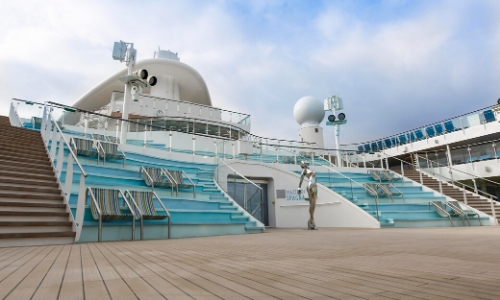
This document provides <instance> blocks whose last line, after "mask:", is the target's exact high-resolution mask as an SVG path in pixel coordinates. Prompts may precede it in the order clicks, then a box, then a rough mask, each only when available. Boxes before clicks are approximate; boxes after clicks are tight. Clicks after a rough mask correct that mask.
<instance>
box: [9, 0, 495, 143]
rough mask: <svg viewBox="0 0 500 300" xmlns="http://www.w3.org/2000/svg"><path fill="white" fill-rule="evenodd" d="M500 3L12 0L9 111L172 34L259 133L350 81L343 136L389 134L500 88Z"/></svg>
mask: <svg viewBox="0 0 500 300" xmlns="http://www.w3.org/2000/svg"><path fill="white" fill-rule="evenodd" d="M497 3H498V2H497V1H476V2H474V3H472V2H461V1H431V2H413V1H382V2H380V3H378V4H373V3H371V2H370V3H368V2H366V3H365V2H347V3H346V2H310V1H303V2H302V1H293V2H288V1H271V2H270V1H252V2H248V1H214V2H205V1H166V2H165V1H148V2H141V3H140V4H139V3H136V2H128V1H126V2H123V1H106V2H102V1H85V2H76V1H60V0H56V1H50V2H46V1H16V2H15V3H14V2H7V3H5V5H4V7H3V9H2V11H1V12H0V14H1V15H0V26H1V28H2V29H3V30H2V32H0V47H1V49H2V55H1V56H0V82H1V90H0V104H1V105H0V114H3V115H5V114H7V107H8V105H7V103H8V102H9V101H10V98H12V97H19V98H21V97H26V98H30V100H35V101H37V100H38V101H45V100H52V101H58V102H63V103H65V104H71V103H73V102H74V101H75V100H76V99H77V98H78V97H79V96H81V95H82V94H83V93H84V92H85V91H87V90H88V89H90V88H92V87H93V86H95V85H96V84H98V83H99V82H100V81H102V80H104V79H105V78H106V77H107V76H109V75H110V74H113V73H115V72H116V71H118V70H120V69H122V68H124V67H125V65H124V64H120V63H119V62H117V61H113V60H112V59H111V48H112V43H113V42H114V41H115V40H120V39H122V40H124V41H127V42H134V43H135V47H136V48H137V49H138V56H139V59H143V58H149V57H152V54H153V51H155V50H156V49H157V47H158V46H161V47H162V49H170V50H172V51H174V52H179V56H180V58H181V61H182V62H185V63H187V64H188V65H190V66H192V67H193V68H195V69H196V70H197V71H198V72H199V73H200V74H201V75H202V76H203V77H204V79H205V81H206V82H207V85H208V88H209V91H210V93H211V97H212V102H213V103H214V105H215V106H218V107H222V108H225V109H229V110H234V111H239V112H244V113H249V114H251V115H252V129H253V131H254V133H256V134H258V135H262V136H267V137H276V138H283V139H298V135H297V131H298V129H299V125H298V124H297V123H296V122H295V120H294V119H293V115H292V110H293V106H294V104H295V102H296V101H297V100H298V99H300V98H301V97H303V96H306V95H313V96H315V97H317V98H319V99H323V98H325V97H327V96H330V95H332V94H337V95H339V96H341V97H343V98H344V101H345V103H344V104H345V113H346V115H347V116H348V117H347V119H348V123H347V125H345V126H344V127H343V128H342V133H341V142H356V141H363V140H369V139H374V138H381V137H383V136H386V135H389V134H393V133H397V132H399V131H403V130H407V129H411V128H414V127H417V126H421V125H424V124H426V123H430V122H434V121H438V120H440V119H444V118H448V117H452V116H454V115H457V114H461V113H465V112H468V111H471V110H475V109H478V108H481V107H485V106H487V105H490V104H492V101H493V100H494V99H497V98H498V96H499V95H500V93H499V92H500V91H499V85H498V82H499V81H498V80H499V79H500V78H499V77H500V73H499V70H500V56H499V55H498V54H497V49H498V47H499V45H500V30H499V29H498V28H500V26H499V25H500V22H499V21H498V20H499V19H500V18H499V15H500V10H499V5H498V4H497ZM138 11H144V12H148V13H138ZM332 135H333V131H332V129H331V128H326V129H325V139H326V140H327V146H330V147H333V143H332V142H331V140H332V139H331V138H330V137H331V136H332Z"/></svg>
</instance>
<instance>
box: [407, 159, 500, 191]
mask: <svg viewBox="0 0 500 300" xmlns="http://www.w3.org/2000/svg"><path fill="white" fill-rule="evenodd" d="M415 155H416V156H418V157H420V158H423V159H425V160H429V161H431V162H432V163H433V164H436V165H438V166H439V167H445V168H448V169H449V170H453V171H457V172H459V173H462V174H465V175H468V176H472V177H473V178H474V179H481V180H484V181H487V182H489V183H493V184H495V185H498V186H499V187H500V184H499V183H498V182H495V181H492V180H489V179H486V178H483V177H479V176H477V175H474V174H471V173H468V172H465V171H462V170H459V169H455V168H453V167H451V166H445V165H443V164H441V163H439V162H437V161H433V160H431V159H428V158H427V157H423V156H420V155H418V153H416V154H415ZM419 167H420V166H419ZM425 169H429V167H427V168H425ZM443 177H444V176H443ZM495 198H496V197H495Z"/></svg>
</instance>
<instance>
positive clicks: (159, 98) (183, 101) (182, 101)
mask: <svg viewBox="0 0 500 300" xmlns="http://www.w3.org/2000/svg"><path fill="white" fill-rule="evenodd" d="M119 93H122V94H124V93H123V92H119ZM139 96H140V97H146V98H153V99H156V100H166V101H173V102H180V103H186V104H189V105H196V106H202V107H206V108H210V109H217V110H220V111H225V112H229V113H234V114H238V115H241V116H245V118H247V117H250V115H249V114H244V113H240V112H237V111H231V110H227V109H223V108H219V107H214V106H210V105H205V104H199V103H194V102H190V101H185V100H175V99H169V98H162V97H156V96H151V95H145V94H139ZM245 118H243V119H245Z"/></svg>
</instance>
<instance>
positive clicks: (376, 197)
mask: <svg viewBox="0 0 500 300" xmlns="http://www.w3.org/2000/svg"><path fill="white" fill-rule="evenodd" d="M322 167H324V168H326V169H327V170H328V171H332V172H334V173H337V174H339V175H340V176H342V177H344V178H347V179H348V180H349V182H350V184H351V199H352V201H354V191H353V187H352V183H353V182H354V183H355V184H357V185H359V186H360V187H362V188H363V189H364V190H366V192H367V193H368V194H370V195H371V193H370V191H369V190H368V188H367V187H365V186H364V185H362V184H361V183H359V182H357V181H356V180H354V179H352V178H350V177H348V176H346V175H344V174H342V173H340V172H339V171H337V170H335V169H333V168H330V167H327V166H322ZM329 188H331V183H330V186H329ZM374 200H375V210H376V214H377V220H378V221H379V222H380V212H379V209H378V194H377V196H375V197H374Z"/></svg>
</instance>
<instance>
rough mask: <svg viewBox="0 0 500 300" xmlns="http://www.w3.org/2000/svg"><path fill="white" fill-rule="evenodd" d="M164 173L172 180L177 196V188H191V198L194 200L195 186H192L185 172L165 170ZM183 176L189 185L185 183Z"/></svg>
mask: <svg viewBox="0 0 500 300" xmlns="http://www.w3.org/2000/svg"><path fill="white" fill-rule="evenodd" d="M165 171H166V173H167V174H169V175H170V176H171V178H172V180H173V181H174V182H175V186H176V189H177V194H178V193H179V188H189V187H193V197H194V198H196V186H195V185H194V183H193V181H192V180H191V178H189V176H188V175H187V174H186V172H184V171H182V170H165ZM184 175H185V177H186V178H187V179H188V181H189V182H190V183H186V182H185V181H184Z"/></svg>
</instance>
